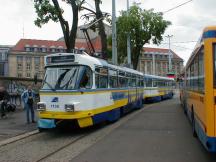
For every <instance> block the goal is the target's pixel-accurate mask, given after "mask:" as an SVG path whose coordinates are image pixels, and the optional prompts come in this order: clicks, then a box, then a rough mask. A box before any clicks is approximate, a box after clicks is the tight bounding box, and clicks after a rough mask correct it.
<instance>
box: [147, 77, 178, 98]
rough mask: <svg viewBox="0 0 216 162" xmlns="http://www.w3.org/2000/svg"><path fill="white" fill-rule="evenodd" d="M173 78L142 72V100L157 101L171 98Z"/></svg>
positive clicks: (173, 84)
mask: <svg viewBox="0 0 216 162" xmlns="http://www.w3.org/2000/svg"><path fill="white" fill-rule="evenodd" d="M174 86H175V80H174V79H173V78H168V77H162V76H156V75H148V74H144V100H145V102H157V101H161V100H163V99H168V98H172V97H173V95H174V92H173V88H174Z"/></svg>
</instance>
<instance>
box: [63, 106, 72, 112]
mask: <svg viewBox="0 0 216 162" xmlns="http://www.w3.org/2000/svg"><path fill="white" fill-rule="evenodd" d="M65 111H67V112H74V104H65Z"/></svg>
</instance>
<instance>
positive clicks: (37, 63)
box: [34, 57, 40, 69]
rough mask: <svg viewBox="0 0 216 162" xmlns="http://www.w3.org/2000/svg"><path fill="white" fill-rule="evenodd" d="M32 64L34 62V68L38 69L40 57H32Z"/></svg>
mask: <svg viewBox="0 0 216 162" xmlns="http://www.w3.org/2000/svg"><path fill="white" fill-rule="evenodd" d="M34 64H35V68H36V67H38V69H39V67H40V57H35V58H34Z"/></svg>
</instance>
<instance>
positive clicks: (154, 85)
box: [152, 79, 158, 87]
mask: <svg viewBox="0 0 216 162" xmlns="http://www.w3.org/2000/svg"><path fill="white" fill-rule="evenodd" d="M152 82H153V87H157V86H158V83H157V80H154V79H152Z"/></svg>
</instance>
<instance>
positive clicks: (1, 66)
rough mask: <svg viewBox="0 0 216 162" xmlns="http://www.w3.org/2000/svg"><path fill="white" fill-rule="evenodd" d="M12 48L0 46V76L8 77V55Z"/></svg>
mask: <svg viewBox="0 0 216 162" xmlns="http://www.w3.org/2000/svg"><path fill="white" fill-rule="evenodd" d="M11 48H12V46H7V45H6V46H5V45H0V76H8V53H9V51H10V49H11Z"/></svg>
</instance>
